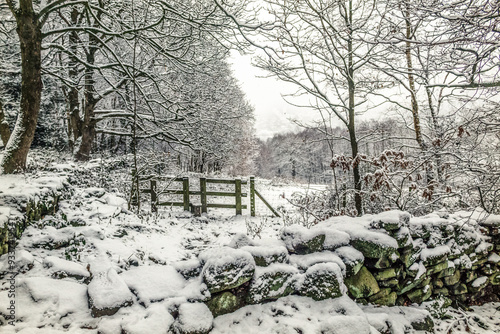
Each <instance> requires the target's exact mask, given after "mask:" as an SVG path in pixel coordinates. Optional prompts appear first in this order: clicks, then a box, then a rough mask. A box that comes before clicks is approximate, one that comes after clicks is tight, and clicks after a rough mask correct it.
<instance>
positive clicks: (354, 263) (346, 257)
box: [333, 246, 365, 277]
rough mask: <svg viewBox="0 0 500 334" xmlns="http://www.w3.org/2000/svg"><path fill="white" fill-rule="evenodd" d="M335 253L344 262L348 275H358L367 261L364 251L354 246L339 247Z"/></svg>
mask: <svg viewBox="0 0 500 334" xmlns="http://www.w3.org/2000/svg"><path fill="white" fill-rule="evenodd" d="M333 253H334V254H336V255H337V256H338V257H340V259H341V260H342V261H343V262H344V264H345V266H346V276H347V277H349V276H353V275H356V274H357V273H358V271H359V270H360V269H361V267H362V266H363V263H364V261H365V257H364V255H363V253H361V252H360V251H358V250H357V249H355V248H354V247H350V246H344V247H339V248H337V249H336V250H335V251H334V252H333Z"/></svg>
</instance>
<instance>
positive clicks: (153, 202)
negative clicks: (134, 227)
mask: <svg viewBox="0 0 500 334" xmlns="http://www.w3.org/2000/svg"><path fill="white" fill-rule="evenodd" d="M150 184H151V212H158V207H157V206H156V205H157V204H158V196H157V194H156V180H151V181H150Z"/></svg>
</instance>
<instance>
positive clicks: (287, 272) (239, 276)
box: [179, 211, 500, 329]
mask: <svg viewBox="0 0 500 334" xmlns="http://www.w3.org/2000/svg"><path fill="white" fill-rule="evenodd" d="M499 227H500V216H494V215H489V216H487V215H485V214H484V213H483V212H480V211H476V212H473V213H470V212H459V213H456V214H453V215H451V214H448V213H446V212H438V213H434V214H431V215H428V216H425V217H410V215H409V214H408V213H406V212H401V211H390V212H385V213H382V214H379V215H375V216H364V217H361V218H349V217H336V218H332V219H330V220H327V221H325V222H322V223H320V224H318V225H316V226H314V227H312V228H310V229H307V228H305V227H302V226H298V225H294V226H288V227H285V228H284V229H283V231H282V233H281V240H274V241H271V242H270V241H259V240H256V241H254V240H250V239H249V238H248V237H246V236H245V235H238V236H236V237H235V238H234V239H233V240H232V242H231V243H230V245H229V247H223V248H220V249H213V250H209V251H206V252H205V253H202V254H201V255H200V257H199V259H198V261H194V262H193V261H191V262H190V263H191V265H190V266H181V267H182V268H180V269H179V272H180V273H181V274H183V275H184V276H185V277H186V278H192V277H196V276H198V277H201V278H202V279H203V281H204V282H205V284H206V285H207V287H208V291H209V292H210V297H209V298H207V300H206V301H205V302H206V304H207V306H208V308H209V309H210V310H211V311H212V313H213V315H214V316H218V315H221V314H225V313H229V312H233V311H235V310H236V309H238V308H240V307H242V306H245V305H248V304H256V303H261V302H265V301H271V300H276V299H278V298H280V297H283V296H287V295H290V294H297V295H302V296H308V297H311V298H313V299H315V300H323V299H328V298H337V297H339V296H341V295H343V294H347V295H349V296H350V297H351V298H352V299H354V300H356V301H357V302H359V303H363V304H367V303H371V304H375V305H387V306H393V305H409V304H413V303H416V304H420V303H422V302H424V301H428V300H432V299H436V298H440V299H441V300H443V299H444V300H445V301H446V303H447V305H451V304H452V303H454V304H456V305H472V304H478V303H482V302H488V301H499V300H500V271H499V269H500V256H499V255H498V254H499V252H500V242H499V241H500V234H499ZM445 306H446V305H445ZM431 325H432V323H431V322H430V324H429V323H428V322H427V323H421V324H415V326H414V327H415V328H417V329H418V328H424V329H425V328H428V326H431Z"/></svg>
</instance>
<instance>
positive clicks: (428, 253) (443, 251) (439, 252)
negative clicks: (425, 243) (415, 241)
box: [420, 246, 451, 261]
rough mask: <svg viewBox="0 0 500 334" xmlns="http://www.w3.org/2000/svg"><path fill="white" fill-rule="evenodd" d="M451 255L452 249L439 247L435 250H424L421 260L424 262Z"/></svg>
mask: <svg viewBox="0 0 500 334" xmlns="http://www.w3.org/2000/svg"><path fill="white" fill-rule="evenodd" d="M450 253H451V250H450V247H448V246H438V247H435V248H425V249H422V251H421V253H420V258H421V259H422V260H423V261H427V260H430V259H432V258H437V257H440V256H445V255H448V254H450Z"/></svg>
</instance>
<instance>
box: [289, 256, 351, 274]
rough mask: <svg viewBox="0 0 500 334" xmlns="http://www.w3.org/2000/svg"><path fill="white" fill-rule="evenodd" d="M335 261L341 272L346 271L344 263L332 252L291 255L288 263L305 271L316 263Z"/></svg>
mask: <svg viewBox="0 0 500 334" xmlns="http://www.w3.org/2000/svg"><path fill="white" fill-rule="evenodd" d="M330 262H331V263H336V264H338V265H339V267H340V269H341V270H342V274H345V272H346V265H345V263H344V262H343V261H342V259H341V258H340V257H339V256H338V255H337V254H335V253H334V252H330V251H324V252H317V253H311V254H305V255H295V254H293V255H291V256H290V264H292V265H293V266H295V267H297V268H299V269H300V270H302V271H306V270H307V269H308V268H310V267H312V266H313V265H315V264H317V263H330Z"/></svg>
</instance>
